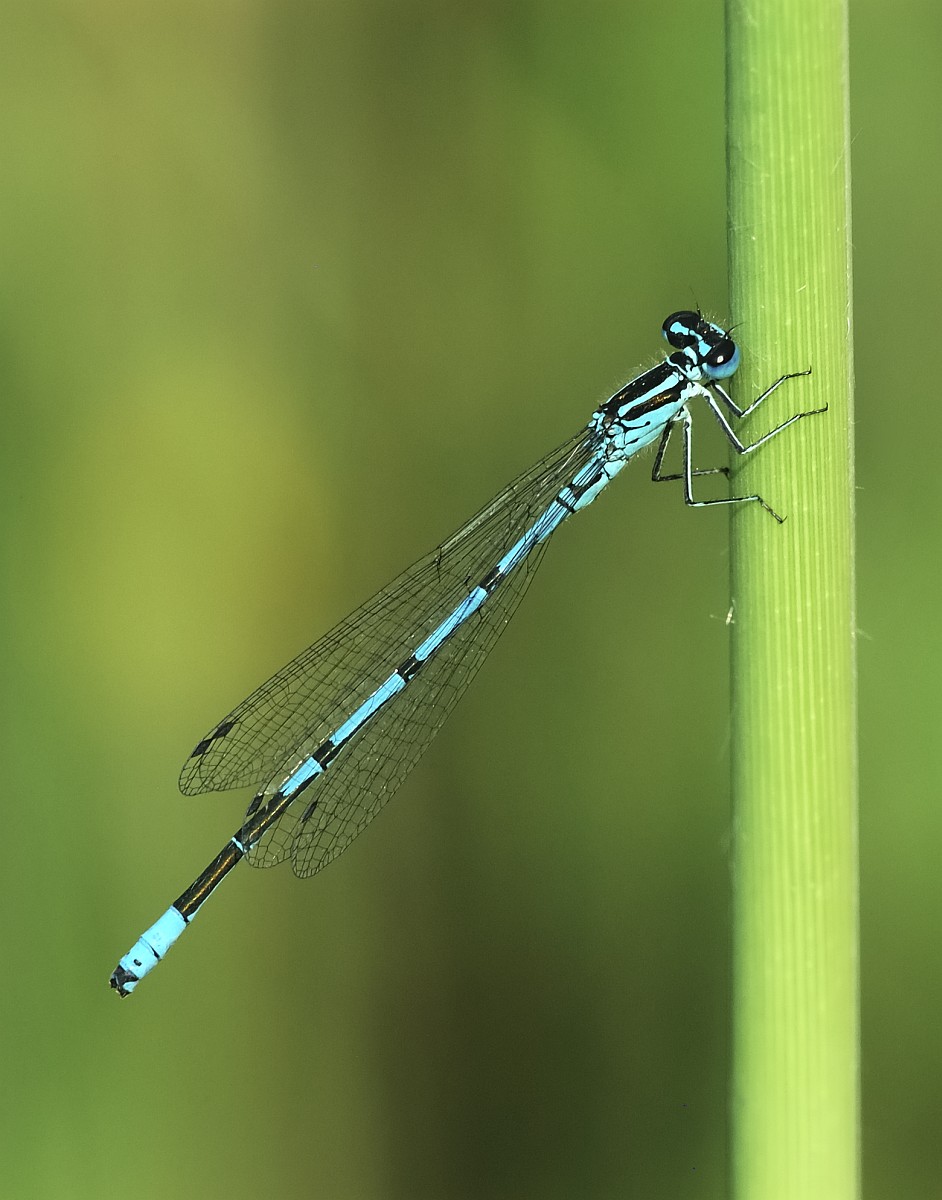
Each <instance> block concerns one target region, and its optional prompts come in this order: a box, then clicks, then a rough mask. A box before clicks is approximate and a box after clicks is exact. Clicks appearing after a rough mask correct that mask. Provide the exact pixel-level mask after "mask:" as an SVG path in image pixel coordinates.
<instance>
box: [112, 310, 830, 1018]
mask: <svg viewBox="0 0 942 1200" xmlns="http://www.w3.org/2000/svg"><path fill="white" fill-rule="evenodd" d="M663 334H664V337H665V338H666V339H667V341H668V343H669V344H670V346H671V347H672V348H673V352H672V353H671V354H669V355H668V356H667V357H666V358H665V359H664V360H663V361H661V362H660V363H659V364H658V365H657V366H654V367H652V368H651V369H650V370H648V371H645V372H643V373H642V374H640V375H638V376H637V377H636V378H634V379H632V380H631V381H630V382H629V383H626V384H625V386H624V387H623V388H621V389H620V390H619V391H618V392H616V393H615V395H614V396H612V398H611V399H610V400H607V401H606V402H605V403H604V404H603V405H602V406H601V407H600V408H598V409H597V410H596V411H595V412H594V413H593V414H592V418H591V420H590V421H589V423H588V425H586V426H585V428H583V429H582V430H580V431H579V433H577V434H576V435H575V437H573V438H571V439H570V440H569V441H567V442H564V443H563V444H562V445H561V446H559V447H558V448H557V449H556V450H554V451H553V452H552V453H551V454H549V455H547V457H546V458H544V459H542V460H541V461H540V462H538V463H537V464H536V465H535V466H534V467H532V468H531V469H530V470H529V471H526V472H524V474H522V475H520V476H519V477H518V478H517V479H515V480H514V481H513V482H512V483H510V484H508V485H507V487H505V488H504V490H503V491H502V492H500V493H499V494H498V495H497V496H496V497H495V498H494V499H493V500H492V501H491V502H490V503H489V504H487V505H485V507H484V508H482V509H481V511H480V512H478V513H477V514H476V515H475V516H473V517H472V518H471V520H470V521H468V522H467V523H466V524H464V525H462V526H461V528H460V529H459V530H458V531H457V532H456V533H454V534H453V535H452V536H451V537H450V538H448V539H447V541H445V542H443V543H442V545H441V546H439V547H438V549H436V550H433V551H432V553H431V554H428V555H427V556H426V557H425V558H423V559H420V560H419V561H418V562H417V563H415V564H414V565H413V566H411V567H410V568H409V569H408V570H407V571H405V572H404V573H403V574H402V575H400V576H399V578H398V579H395V580H394V581H393V582H392V583H391V584H389V586H388V587H385V588H383V589H382V591H380V592H378V593H377V594H376V595H375V596H374V597H373V598H372V599H371V600H368V601H367V602H366V603H365V604H364V605H363V606H362V607H361V608H358V609H357V610H356V611H355V612H353V613H352V614H351V615H350V616H349V617H347V618H346V620H344V621H341V622H340V624H339V625H337V626H336V627H335V628H334V629H332V630H331V631H330V632H329V633H327V634H326V635H325V636H324V637H322V638H321V639H320V641H318V642H315V643H314V645H313V646H311V647H310V648H309V649H307V650H305V651H304V653H303V654H300V655H299V656H298V657H297V658H296V659H294V661H293V662H290V663H289V664H288V665H287V666H286V667H283V668H282V669H281V670H280V671H279V672H278V673H277V675H274V676H272V678H271V679H269V680H268V682H267V683H264V684H262V686H261V687H260V688H258V689H257V691H255V692H253V693H252V695H251V696H249V698H248V699H247V700H244V701H243V702H242V704H240V705H239V707H238V708H236V709H234V710H233V711H232V712H231V713H230V714H229V716H227V717H226V718H225V720H223V721H221V722H220V723H219V724H218V725H216V726H214V727H213V729H211V730H210V732H209V733H208V734H207V735H206V736H205V737H204V738H203V739H202V740H201V741H200V742H199V743H198V744H197V746H196V748H195V749H194V750H193V753H192V754H191V755H190V757H189V758H188V759H187V761H186V764H185V765H184V767H183V771H182V773H181V775H180V788H181V790H182V791H183V792H184V793H185V794H186V795H195V794H196V793H199V792H205V791H220V790H225V789H228V788H239V787H249V786H251V787H255V788H258V789H259V790H258V791H257V792H256V794H255V796H254V797H253V799H252V801H251V803H250V804H249V806H248V810H247V812H246V814H245V819H244V821H243V822H242V825H241V826H240V828H239V829H238V830H237V831H236V833H235V834H234V835H233V837H231V838H230V839H229V841H228V842H227V843H226V845H225V846H224V847H223V849H222V850H221V851H220V853H219V854H218V855H217V856H216V857H215V858H214V859H213V861H212V862H211V863H210V864H209V866H208V867H207V868H206V869H205V871H203V872H202V874H201V875H199V877H198V878H197V879H196V880H195V881H194V882H193V883H192V884H191V885H190V887H188V888H187V889H186V891H185V892H183V894H182V895H181V896H180V897H179V898H178V899H177V900H175V901H174V903H173V904H172V906H171V907H170V908H169V909H168V910H167V912H165V913H164V915H163V916H162V917H161V918H160V919H159V920H158V921H157V922H156V923H155V924H154V925H152V926H151V928H150V929H148V930H147V932H146V933H144V934H143V935H142V936H141V937H140V938H139V939H138V941H137V942H136V943H135V944H134V946H133V947H132V948H131V950H130V951H129V952H128V953H127V954H126V955H124V957H123V958H122V959H121V961H120V962H119V964H118V966H117V967H116V968H115V971H114V973H113V975H112V976H111V986H112V987H114V988H116V989H117V991H118V993H119V994H120V995H122V996H127V995H129V994H130V993H131V992H132V991H133V990H134V988H135V987H136V986H137V984H138V983H139V982H140V980H141V979H143V977H144V976H145V975H146V974H147V973H148V972H149V971H150V970H151V969H152V968H153V967H154V966H156V964H157V963H158V962H159V961H160V960H161V959H162V958H163V956H164V955H165V954H166V952H167V950H168V949H169V948H170V947H171V946H172V945H173V943H174V942H175V941H176V940H177V938H178V937H179V936H180V934H181V933H182V932H183V930H184V929H186V927H187V925H188V924H189V923H190V921H192V919H193V917H194V916H195V915H196V913H197V912H198V910H199V908H200V906H201V905H202V904H203V902H204V901H205V900H206V899H207V898H208V897H209V895H210V894H211V893H212V892H213V891H215V889H216V887H217V886H218V885H219V884H220V883H221V882H222V880H223V879H224V878H225V876H226V875H227V874H228V873H229V872H230V871H231V870H232V868H233V867H234V866H235V865H236V864H237V863H238V862H240V861H241V860H242V859H243V858H247V859H248V861H249V862H250V863H251V864H252V865H254V866H259V867H268V866H272V865H274V864H275V863H279V862H282V861H284V860H285V859H287V858H290V859H291V864H292V866H293V868H294V872H295V874H296V875H298V876H301V877H306V876H308V875H313V874H315V872H317V871H319V870H320V869H321V868H322V867H325V866H326V865H327V864H328V863H329V862H331V861H333V859H335V858H336V857H337V856H338V855H339V854H341V853H342V852H343V851H344V850H345V849H346V848H347V846H349V844H350V843H351V842H352V841H353V839H354V838H355V837H356V836H357V834H358V833H360V832H361V830H363V829H364V828H365V827H366V825H368V824H369V822H370V821H371V820H372V819H373V817H375V816H376V814H377V813H378V812H379V811H380V809H381V808H382V807H383V805H384V804H385V803H386V801H387V800H389V798H390V797H391V796H392V795H393V793H394V792H395V791H396V789H397V788H398V787H399V785H400V784H401V783H402V781H403V780H404V779H405V777H406V775H407V774H408V773H409V771H410V770H411V769H412V767H414V766H415V764H416V762H417V761H418V760H419V758H420V757H421V755H422V753H423V752H424V751H425V749H426V748H427V747H428V745H429V743H430V742H431V740H432V738H433V737H434V736H435V734H436V733H437V732H438V730H439V729H440V728H441V726H442V723H443V722H444V720H445V718H446V717H447V716H448V714H449V713H450V712H451V710H452V708H453V707H454V706H455V704H456V703H457V701H458V698H459V697H460V696H461V695H462V693H463V692H464V690H465V688H466V687H467V686H468V684H469V683H470V682H471V680H472V678H473V677H474V675H475V673H476V671H477V670H478V668H479V667H480V666H481V664H482V662H483V661H484V659H485V658H486V656H487V654H488V652H489V651H490V649H491V647H492V646H493V645H494V643H495V642H496V640H497V638H498V637H499V636H500V633H501V631H502V630H503V629H504V627H505V625H506V624H507V621H508V620H509V619H510V617H511V615H512V613H513V612H514V610H515V609H516V607H517V605H518V604H519V603H520V599H521V597H522V596H523V593H524V592H525V591H526V588H527V585H528V584H529V582H530V579H531V578H532V576H533V573H534V571H535V570H536V567H537V566H538V565H539V562H540V559H541V558H542V556H543V552H544V551H545V549H546V545H547V541H548V539H549V537H550V535H551V534H552V533H553V532H554V531H555V530H556V529H557V528H558V527H559V526H560V525H561V524H562V523H563V521H565V520H566V519H567V517H570V516H571V515H572V514H573V513H576V512H578V511H579V509H582V508H585V507H586V506H587V505H588V504H591V503H592V501H593V500H594V499H595V498H596V496H597V495H598V494H599V492H601V490H602V489H603V488H604V487H605V486H606V484H608V483H609V482H611V480H612V479H614V477H615V476H616V475H617V474H618V472H619V471H620V470H621V469H622V467H624V466H625V464H626V463H627V462H629V461H630V460H631V459H632V458H634V457H635V455H636V454H638V453H639V451H641V450H643V449H644V448H645V447H646V446H649V445H652V444H653V443H654V442H658V447H657V452H656V454H655V457H654V467H653V470H652V473H651V478H652V479H653V480H654V481H655V482H665V481H668V480H681V481H682V482H683V488H684V501H685V503H687V504H688V505H691V506H693V507H704V506H707V505H713V504H747V503H754V504H758V505H760V506H761V507H762V508H764V509H765V511H766V512H767V513H770V514H771V515H772V516H773V517H774V518H775V520H776V521H779V522H781V520H782V518H781V517H780V516H779V515H778V514H777V513H776V512H774V511H773V509H772V508H770V506H769V505H768V504H767V503H766V502H765V500H763V499H762V497H761V496H757V495H749V496H726V497H722V498H718V499H708V500H697V499H694V495H693V480H694V478H695V477H697V476H701V475H716V474H722V475H728V474H729V471H728V468H726V467H714V468H709V469H705V470H694V468H693V466H692V432H691V430H692V423H691V416H690V411H689V408H688V405H689V404H690V402H691V401H692V400H695V399H698V398H699V399H702V400H704V401H705V402H706V404H707V405H708V407H709V408H710V409H711V411H712V413H713V415H714V417H715V418H716V420H717V421H718V422H719V424H720V427H721V428H722V430H723V432H724V433H725V435H726V437H727V438H728V440H729V442H730V445H731V446H732V447H733V449H734V450H735V451H736V453H737V454H750V453H751V452H752V451H754V450H757V449H758V448H759V447H760V446H763V445H765V443H766V442H767V441H769V439H770V438H772V437H775V436H776V434H779V433H781V432H782V430H783V429H787V428H788V427H789V425H793V424H794V423H795V422H796V421H799V420H801V418H802V417H807V416H811V415H813V414H814V413H820V412H824V411H825V409H824V408H819V409H814V410H812V412H800V413H796V414H795V415H794V416H792V417H789V418H788V420H786V421H783V422H782V423H781V424H780V425H777V426H776V427H775V428H774V429H772V430H771V431H770V432H769V433H767V434H765V435H764V436H763V437H760V438H759V439H758V440H757V441H755V442H752V443H750V444H748V445H746V444H744V443H743V442H742V441H740V439H739V438H738V437H737V435H736V433H735V431H734V430H733V427H732V425H731V424H730V421H729V418H728V417H727V416H726V412H724V409H725V410H727V411H728V412H729V413H730V414H731V415H732V417H734V418H735V419H737V420H740V419H742V418H743V417H746V416H748V415H749V414H750V413H752V412H753V411H754V410H755V409H757V408H758V407H759V405H760V404H761V403H762V402H763V401H764V400H765V399H767V398H768V397H769V396H770V395H771V394H772V393H773V392H774V391H775V389H776V388H777V387H779V386H780V385H781V384H782V383H784V382H785V380H787V379H794V378H796V377H797V376H798V375H807V374H810V371H799V372H795V373H793V374H791V375H783V376H782V377H781V378H780V379H777V380H776V381H775V382H774V383H773V384H772V385H771V387H768V388H767V389H766V390H765V391H764V392H763V393H762V394H761V395H760V396H759V397H758V398H757V399H755V400H753V401H752V403H751V404H749V405H748V406H747V407H745V408H740V407H738V406H737V405H736V404H735V403H734V402H733V400H732V399H731V398H730V396H729V395H728V393H727V392H726V391H725V390H724V388H723V387H722V384H721V380H724V379H728V378H729V377H730V376H731V375H732V374H733V373H734V372H735V371H736V369H737V368H738V366H739V358H740V356H739V348H738V347H737V346H736V343H735V342H734V341H733V339H732V338H731V337H730V334H729V332H728V331H727V330H725V329H722V328H721V327H720V326H719V325H715V324H713V323H712V322H711V321H707V320H706V319H705V318H704V317H703V316H702V315H701V314H700V313H699V312H688V311H684V312H676V313H674V314H672V315H671V316H669V317H668V318H667V320H666V321H665V322H664V325H663ZM678 427H679V428H680V432H681V435H682V453H683V457H682V469H681V472H680V473H679V474H662V471H661V467H662V464H663V461H664V454H665V451H666V449H667V445H668V442H669V439H670V437H671V434H672V433H673V432H674V431H675V430H676V429H677V428H678Z"/></svg>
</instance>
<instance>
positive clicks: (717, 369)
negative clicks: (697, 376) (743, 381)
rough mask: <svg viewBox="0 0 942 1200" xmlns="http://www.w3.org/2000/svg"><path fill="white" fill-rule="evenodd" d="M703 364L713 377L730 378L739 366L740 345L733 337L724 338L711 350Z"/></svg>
mask: <svg viewBox="0 0 942 1200" xmlns="http://www.w3.org/2000/svg"><path fill="white" fill-rule="evenodd" d="M703 365H704V368H705V369H706V372H707V374H708V375H709V376H710V378H711V379H728V378H729V377H730V375H733V374H735V372H736V370H737V369H738V367H739V347H738V346H737V345H736V343H735V342H734V341H733V339H732V338H730V337H727V338H723V339H722V341H719V342H717V343H716V345H715V346H714V347H713V348H712V349H711V350H710V353H709V354H708V355H707V356H706V358H705V359H704V360H703Z"/></svg>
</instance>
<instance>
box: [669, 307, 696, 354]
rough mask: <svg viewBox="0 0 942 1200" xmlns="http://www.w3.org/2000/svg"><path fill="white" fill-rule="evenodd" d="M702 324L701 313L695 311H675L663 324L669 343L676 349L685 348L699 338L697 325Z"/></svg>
mask: <svg viewBox="0 0 942 1200" xmlns="http://www.w3.org/2000/svg"><path fill="white" fill-rule="evenodd" d="M699 324H700V314H699V313H695V312H687V311H682V312H675V313H671V315H670V316H669V317H668V318H667V320H666V321H665V322H664V325H663V326H662V332H663V334H664V337H665V338H666V339H667V341H668V343H669V344H670V345H671V346H673V347H674V349H675V350H685V349H686V348H687V347H688V346H692V345H693V344H694V343H695V342H696V341H697V340H698V336H697V327H698V326H699Z"/></svg>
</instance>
